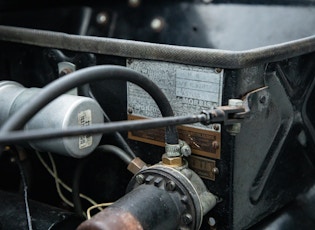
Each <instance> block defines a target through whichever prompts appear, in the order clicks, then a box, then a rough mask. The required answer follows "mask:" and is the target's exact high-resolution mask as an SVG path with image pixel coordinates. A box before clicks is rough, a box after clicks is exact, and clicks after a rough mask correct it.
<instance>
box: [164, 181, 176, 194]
mask: <svg viewBox="0 0 315 230" xmlns="http://www.w3.org/2000/svg"><path fill="white" fill-rule="evenodd" d="M175 188H176V184H175V182H174V181H171V180H170V181H168V182H166V184H165V189H166V190H167V191H169V192H171V191H174V189H175Z"/></svg>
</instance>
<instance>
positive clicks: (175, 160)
mask: <svg viewBox="0 0 315 230" xmlns="http://www.w3.org/2000/svg"><path fill="white" fill-rule="evenodd" d="M162 163H163V165H166V166H170V167H180V166H183V158H182V157H180V156H179V157H168V156H167V155H166V154H163V156H162Z"/></svg>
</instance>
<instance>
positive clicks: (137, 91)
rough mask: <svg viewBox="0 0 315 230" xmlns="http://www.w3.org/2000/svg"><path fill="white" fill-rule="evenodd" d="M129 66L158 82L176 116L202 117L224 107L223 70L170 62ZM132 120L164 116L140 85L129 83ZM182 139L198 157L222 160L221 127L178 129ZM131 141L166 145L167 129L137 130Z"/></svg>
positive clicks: (131, 61)
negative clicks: (203, 112) (165, 135)
mask: <svg viewBox="0 0 315 230" xmlns="http://www.w3.org/2000/svg"><path fill="white" fill-rule="evenodd" d="M127 67H129V68H131V69H134V70H136V71H137V72H140V73H142V74H143V75H145V76H147V77H148V78H150V79H151V80H152V81H153V82H155V83H156V84H157V85H158V86H159V87H160V88H161V89H162V90H163V92H164V93H165V94H166V96H167V98H168V99H169V101H170V103H171V106H172V108H173V110H174V113H175V115H177V116H181V115H190V114H199V113H200V112H201V111H202V110H207V109H212V108H214V107H217V106H220V105H221V98H222V88H223V71H219V72H217V71H216V70H215V69H214V68H209V67H199V66H190V65H182V64H174V63H168V62H159V61H148V60H136V59H128V60H127ZM128 111H129V113H130V114H129V116H128V118H129V119H130V120H135V119H142V118H152V117H160V116H161V113H160V111H159V109H158V107H157V106H156V104H155V102H154V101H153V99H152V98H151V97H150V96H149V95H148V94H147V93H146V92H145V91H143V90H142V89H141V88H139V87H138V86H136V85H134V84H132V83H128ZM178 129H179V136H180V139H182V140H185V141H186V142H187V143H188V144H189V145H190V147H191V148H192V152H193V153H194V154H197V155H200V156H205V157H211V158H215V159H220V149H221V148H220V146H221V145H220V144H221V143H220V142H221V135H220V130H221V127H220V126H219V125H215V126H214V125H209V126H204V125H202V124H199V123H198V124H193V125H185V126H180V127H178ZM129 138H130V139H133V140H137V141H142V142H146V143H151V144H155V145H159V146H164V135H163V129H155V130H150V132H148V131H146V132H142V131H133V132H130V133H129Z"/></svg>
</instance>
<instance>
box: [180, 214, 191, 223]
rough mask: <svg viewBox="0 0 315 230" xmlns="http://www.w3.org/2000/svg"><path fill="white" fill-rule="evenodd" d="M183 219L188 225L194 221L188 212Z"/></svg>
mask: <svg viewBox="0 0 315 230" xmlns="http://www.w3.org/2000/svg"><path fill="white" fill-rule="evenodd" d="M182 220H183V222H184V224H186V225H188V224H190V223H191V222H192V220H193V218H192V216H191V215H190V214H189V213H186V214H184V215H183V216H182Z"/></svg>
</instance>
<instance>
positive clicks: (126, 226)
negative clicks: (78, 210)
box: [77, 207, 143, 230]
mask: <svg viewBox="0 0 315 230" xmlns="http://www.w3.org/2000/svg"><path fill="white" fill-rule="evenodd" d="M77 230H143V227H142V226H141V224H140V223H139V221H138V220H137V219H136V218H135V217H134V216H133V215H132V214H131V213H130V212H126V211H123V210H121V209H119V208H116V207H108V208H106V209H105V210H104V211H101V212H99V213H98V214H96V215H95V216H94V217H92V218H91V219H89V220H86V221H84V222H83V223H82V224H81V225H80V226H79V227H78V228H77Z"/></svg>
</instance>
